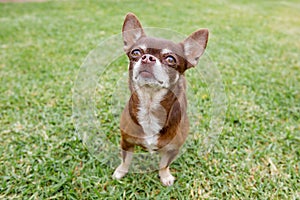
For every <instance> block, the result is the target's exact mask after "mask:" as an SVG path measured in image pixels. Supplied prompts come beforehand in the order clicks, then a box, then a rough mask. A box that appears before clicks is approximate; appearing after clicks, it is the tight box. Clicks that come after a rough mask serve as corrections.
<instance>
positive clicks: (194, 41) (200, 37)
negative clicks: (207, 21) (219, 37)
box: [182, 29, 208, 68]
mask: <svg viewBox="0 0 300 200" xmlns="http://www.w3.org/2000/svg"><path fill="white" fill-rule="evenodd" d="M207 40H208V29H200V30H198V31H196V32H194V33H192V34H191V35H190V36H189V37H187V38H186V39H185V40H184V41H183V42H182V44H183V48H184V55H185V57H186V59H187V61H188V65H187V68H191V67H195V66H196V65H197V64H198V61H199V58H200V56H201V55H202V54H203V53H204V50H205V48H206V44H207Z"/></svg>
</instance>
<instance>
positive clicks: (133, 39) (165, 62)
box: [122, 13, 208, 88]
mask: <svg viewBox="0 0 300 200" xmlns="http://www.w3.org/2000/svg"><path fill="white" fill-rule="evenodd" d="M122 34H123V41H124V51H125V52H126V54H127V56H128V58H129V61H130V64H129V71H130V79H131V80H130V81H132V83H133V84H134V85H136V86H139V87H143V86H147V87H156V88H170V87H172V86H173V85H175V84H176V83H177V81H178V80H179V77H180V75H182V74H183V73H184V72H185V70H187V69H189V68H191V67H194V66H196V65H197V63H198V61H199V58H200V56H201V55H202V54H203V53H204V50H205V48H206V44H207V40H208V30H207V29H200V30H198V31H196V32H194V33H192V34H191V35H190V36H189V37H187V38H186V39H185V40H184V41H183V42H181V43H174V42H172V41H169V40H166V39H160V38H153V37H148V36H146V34H145V32H144V30H143V28H142V26H141V23H140V22H139V20H138V19H137V17H136V16H135V15H134V14H132V13H129V14H127V15H126V18H125V21H124V24H123V29H122Z"/></svg>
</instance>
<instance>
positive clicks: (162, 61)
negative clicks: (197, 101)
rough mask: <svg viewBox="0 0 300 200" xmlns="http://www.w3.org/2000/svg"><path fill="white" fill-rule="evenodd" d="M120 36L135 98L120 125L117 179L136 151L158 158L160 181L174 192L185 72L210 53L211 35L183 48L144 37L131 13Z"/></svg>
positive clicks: (185, 124)
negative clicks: (171, 168) (137, 148)
mask: <svg viewBox="0 0 300 200" xmlns="http://www.w3.org/2000/svg"><path fill="white" fill-rule="evenodd" d="M122 35H123V41H124V51H125V52H126V54H127V56H128V58H129V61H130V64H129V89H130V92H131V97H130V99H129V101H128V103H127V105H126V107H125V109H124V111H123V113H122V116H121V122H120V129H121V149H122V163H121V164H120V166H119V167H118V168H117V169H116V170H115V172H114V174H113V177H114V178H116V179H121V178H122V177H123V176H124V175H125V174H126V173H127V172H128V168H129V165H130V162H131V160H132V156H133V151H134V147H135V146H136V145H138V146H141V147H143V148H145V149H147V150H148V151H150V152H152V151H158V152H159V153H160V155H161V161H160V164H159V176H160V180H161V182H162V184H163V185H166V186H170V185H172V184H173V183H174V180H175V178H174V177H173V176H172V175H171V173H170V171H169V165H170V164H171V162H172V161H173V160H174V158H175V157H176V155H177V154H178V152H179V149H180V147H181V146H182V144H183V143H184V141H185V139H186V137H187V134H188V130H189V121H188V117H187V113H186V109H187V99H186V80H185V76H184V72H185V70H187V69H189V68H191V67H194V66H196V65H197V63H198V60H199V58H200V56H201V55H202V54H203V52H204V50H205V48H206V44H207V40H208V30H207V29H200V30H198V31H196V32H194V33H192V34H191V35H190V36H189V37H188V38H186V39H185V40H184V41H183V42H181V43H174V42H172V41H169V40H165V39H159V38H153V37H148V36H146V35H145V32H144V30H143V28H142V26H141V23H140V22H139V20H138V19H137V17H136V16H135V15H134V14H132V13H129V14H127V16H126V18H125V21H124V24H123V29H122Z"/></svg>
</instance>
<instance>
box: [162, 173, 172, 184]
mask: <svg viewBox="0 0 300 200" xmlns="http://www.w3.org/2000/svg"><path fill="white" fill-rule="evenodd" d="M160 181H161V183H162V184H163V185H164V186H171V185H173V183H174V181H175V177H174V176H172V175H171V174H169V175H168V176H165V177H160Z"/></svg>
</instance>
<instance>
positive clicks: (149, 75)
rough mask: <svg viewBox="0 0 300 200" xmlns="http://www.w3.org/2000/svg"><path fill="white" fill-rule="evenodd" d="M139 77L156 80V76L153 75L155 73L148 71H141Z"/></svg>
mask: <svg viewBox="0 0 300 200" xmlns="http://www.w3.org/2000/svg"><path fill="white" fill-rule="evenodd" d="M139 76H141V77H142V78H147V79H148V78H149V79H150V78H153V79H155V76H154V75H153V73H151V72H149V71H147V70H143V71H140V73H139Z"/></svg>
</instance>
